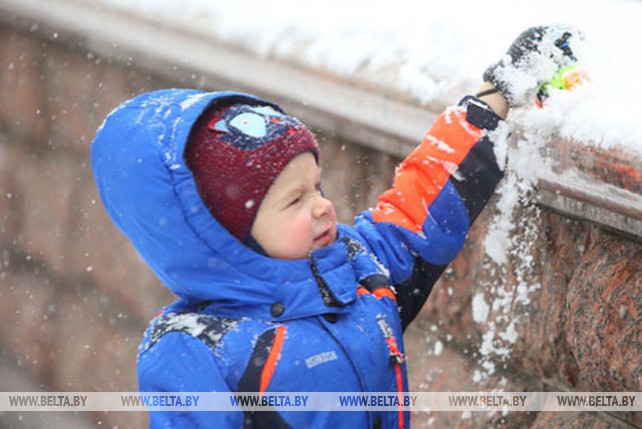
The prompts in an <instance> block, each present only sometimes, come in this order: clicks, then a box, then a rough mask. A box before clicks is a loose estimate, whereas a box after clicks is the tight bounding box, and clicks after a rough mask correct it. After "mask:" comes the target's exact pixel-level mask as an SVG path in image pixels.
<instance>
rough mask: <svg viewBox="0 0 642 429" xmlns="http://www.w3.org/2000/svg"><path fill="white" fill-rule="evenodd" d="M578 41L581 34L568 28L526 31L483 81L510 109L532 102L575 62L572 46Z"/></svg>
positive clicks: (488, 71)
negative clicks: (551, 81)
mask: <svg viewBox="0 0 642 429" xmlns="http://www.w3.org/2000/svg"><path fill="white" fill-rule="evenodd" d="M581 39H582V35H581V34H580V32H579V31H578V30H577V29H575V28H573V27H570V26H565V25H551V26H542V27H532V28H529V29H528V30H526V31H524V32H523V33H522V34H520V35H519V37H517V39H515V41H514V42H513V44H512V45H511V46H510V48H508V52H507V53H506V55H504V57H503V58H502V59H501V60H500V61H499V62H497V63H496V64H493V65H492V66H490V67H488V68H487V69H486V71H485V72H484V81H486V82H491V83H492V84H493V85H495V87H496V88H497V89H498V90H499V92H501V93H502V95H503V96H504V97H505V98H506V100H508V103H509V104H510V105H511V106H513V107H517V106H521V105H524V104H526V103H528V102H531V101H533V100H534V99H535V95H536V94H537V93H538V91H539V90H540V88H541V87H542V85H544V84H545V83H546V82H548V81H550V80H551V79H553V78H554V77H555V75H556V74H557V72H558V71H559V70H560V69H561V68H562V67H566V66H568V65H571V64H574V63H575V62H577V58H576V57H575V53H574V51H573V46H574V45H576V44H577V43H578V41H579V40H581Z"/></svg>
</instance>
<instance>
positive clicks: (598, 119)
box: [84, 0, 642, 152]
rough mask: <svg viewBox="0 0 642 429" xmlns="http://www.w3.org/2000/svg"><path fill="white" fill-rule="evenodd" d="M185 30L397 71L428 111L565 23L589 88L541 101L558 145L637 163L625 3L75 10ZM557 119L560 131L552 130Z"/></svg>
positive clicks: (223, 4) (291, 3)
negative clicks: (600, 150) (522, 40)
mask: <svg viewBox="0 0 642 429" xmlns="http://www.w3.org/2000/svg"><path fill="white" fill-rule="evenodd" d="M84 1H86V2H90V3H94V4H99V5H102V6H105V5H106V6H108V7H114V8H117V9H124V10H127V11H130V12H135V13H137V14H139V15H143V16H146V17H149V18H150V19H155V20H161V21H167V22H170V23H172V24H173V25H184V26H185V27H186V28H189V29H190V30H197V31H199V32H202V33H204V34H206V35H207V36H209V37H212V38H213V39H216V40H220V41H224V42H226V43H231V44H235V45H238V46H240V47H242V48H243V49H246V50H248V51H250V52H255V53H256V54H257V55H262V56H271V57H275V58H279V57H283V58H288V57H296V59H297V60H298V61H302V62H304V63H306V64H307V65H310V66H312V67H317V68H321V69H327V70H330V71H332V72H336V73H339V74H344V75H350V74H351V73H354V72H356V71H358V70H365V71H367V72H370V73H372V74H373V75H375V76H376V73H377V72H378V71H381V70H384V69H389V68H391V67H393V68H396V69H397V70H398V73H397V75H396V81H395V82H390V84H391V85H393V86H396V87H398V88H399V90H401V91H407V92H410V93H412V94H413V95H414V96H415V97H417V98H419V99H421V100H423V101H425V102H430V101H432V100H452V102H454V101H456V100H457V99H458V98H459V97H460V96H461V95H462V94H461V91H462V90H463V91H467V92H472V91H475V89H476V88H477V86H478V85H479V81H480V79H481V78H480V76H481V74H482V72H483V70H484V69H485V68H486V67H487V66H488V65H489V64H491V63H494V62H496V61H497V60H498V59H499V58H500V56H501V55H502V54H503V53H504V52H505V51H506V49H507V47H508V46H509V45H510V43H511V42H512V41H513V40H514V38H515V37H516V36H517V35H518V34H519V33H520V32H521V31H522V30H524V29H526V28H528V27H530V26H533V25H541V24H549V23H555V22H563V23H568V24H571V25H574V26H576V27H578V28H580V29H581V30H583V31H584V33H585V34H586V36H587V39H588V42H589V45H590V49H589V51H590V52H587V54H589V55H587V56H586V58H585V60H586V62H587V64H586V66H587V68H588V70H589V71H590V74H591V76H592V82H591V85H590V88H586V89H582V90H581V91H574V92H577V93H576V94H572V95H568V94H565V95H559V96H554V97H552V99H551V103H550V106H549V109H547V112H548V114H549V116H550V117H549V118H548V119H549V121H548V125H550V126H556V127H559V132H560V133H561V135H562V136H569V137H575V138H576V139H577V140H580V141H585V142H589V143H591V144H595V145H606V146H611V145H615V144H618V145H623V146H628V147H632V148H634V149H635V150H636V151H639V152H642V123H640V121H638V120H637V113H638V109H637V106H636V101H637V100H638V99H640V95H641V94H642V83H641V82H640V79H639V78H638V76H637V75H638V73H637V70H640V68H641V65H642V64H641V56H642V55H641V54H640V50H639V48H638V46H637V45H638V44H639V42H640V41H641V40H642V25H639V23H640V22H642V2H640V1H634V0H628V1H627V0H567V1H564V2H558V1H553V0H540V1H537V2H526V3H524V2H520V3H515V2H511V1H510V0H487V1H484V2H476V1H474V0H451V1H449V2H441V4H435V3H434V2H424V1H421V0H402V1H401V2H396V3H394V2H385V1H381V0H351V1H349V2H346V1H341V0H326V1H324V2H304V1H296V0H272V1H269V2H265V1H261V0H243V1H231V0H191V1H189V2H184V1H181V0H84ZM562 119H563V120H562Z"/></svg>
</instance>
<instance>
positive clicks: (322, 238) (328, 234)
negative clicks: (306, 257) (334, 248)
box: [313, 228, 333, 247]
mask: <svg viewBox="0 0 642 429" xmlns="http://www.w3.org/2000/svg"><path fill="white" fill-rule="evenodd" d="M332 239H333V237H332V228H328V229H327V230H326V231H324V232H323V233H321V234H319V235H317V236H316V237H315V238H314V241H313V244H314V246H315V247H323V246H327V245H328V244H330V243H332Z"/></svg>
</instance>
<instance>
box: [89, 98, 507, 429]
mask: <svg viewBox="0 0 642 429" xmlns="http://www.w3.org/2000/svg"><path fill="white" fill-rule="evenodd" d="M228 98H234V99H236V100H238V101H245V102H249V103H257V104H270V105H272V106H273V107H275V108H277V109H278V108H279V107H278V106H276V105H273V104H271V103H268V102H266V101H263V100H260V99H257V98H255V97H253V96H251V95H246V94H239V93H230V92H218V93H204V92H201V91H196V90H181V89H173V90H161V91H155V92H151V93H148V94H144V95H141V96H138V97H136V98H134V99H132V100H130V101H127V102H125V103H123V104H122V105H121V106H119V107H118V108H117V109H116V110H115V111H114V112H112V113H111V114H110V115H109V116H108V118H107V119H106V121H105V123H104V124H103V126H102V127H101V129H100V130H99V131H98V133H97V136H96V139H95V141H94V143H93V147H92V164H93V168H94V174H95V178H96V181H97V184H98V189H99V192H100V195H101V198H102V200H103V202H104V204H105V207H106V209H107V211H108V212H109V214H110V216H111V218H112V219H113V221H114V222H115V224H116V225H117V226H118V227H119V228H120V229H121V230H122V232H123V233H124V234H125V235H127V236H128V237H129V239H130V240H131V242H132V243H133V244H134V246H135V247H136V249H137V251H138V252H139V253H140V255H141V256H142V257H143V258H144V259H145V261H146V262H147V263H148V264H149V266H150V267H151V268H152V269H153V271H154V272H155V273H156V274H157V276H158V277H159V278H160V280H161V281H162V282H163V284H164V285H165V286H167V287H168V288H169V289H170V290H171V291H172V292H174V293H175V294H176V295H177V296H178V297H179V299H178V300H177V301H176V302H175V303H174V304H172V305H170V306H168V307H167V308H165V309H163V311H162V314H161V315H160V316H158V317H157V318H156V319H154V320H153V321H152V322H151V325H150V327H149V329H148V330H147V332H146V334H145V337H144V338H143V341H142V344H141V346H140V350H139V358H138V377H139V384H140V390H141V391H143V392H177V391H180V392H405V391H407V389H408V381H407V376H406V362H405V359H404V356H403V338H402V333H403V330H404V329H405V327H406V326H407V325H408V324H409V323H410V321H411V320H412V319H413V318H414V317H415V315H416V314H417V312H418V311H419V309H420V308H421V306H422V305H423V304H424V302H425V300H426V298H427V297H428V294H429V293H430V290H431V288H432V286H433V284H434V283H435V281H436V280H437V278H438V277H439V275H440V274H441V273H442V272H443V270H444V268H445V265H446V264H448V262H450V261H451V260H452V259H453V258H454V257H455V256H456V255H457V253H458V252H459V250H460V249H461V247H462V245H463V242H464V239H465V237H466V234H467V231H468V228H469V226H470V224H471V222H472V220H474V219H475V218H476V217H477V215H478V214H479V212H480V211H481V209H482V208H483V207H484V205H485V204H486V202H487V201H488V199H489V198H490V196H491V194H492V193H493V191H494V188H495V186H496V185H497V183H498V181H499V180H500V178H501V175H502V173H501V171H500V168H499V167H498V166H497V163H496V160H495V156H494V151H493V144H492V142H491V141H490V140H489V138H488V136H487V134H488V133H487V132H485V130H487V129H493V128H495V127H496V126H497V123H498V117H497V116H495V115H494V113H492V111H491V110H489V109H488V107H487V106H485V105H484V104H483V103H481V102H479V101H478V100H476V99H474V98H472V97H467V98H465V99H464V100H462V102H461V103H460V105H459V106H456V107H452V108H449V109H448V110H447V111H446V112H445V113H444V114H442V115H441V116H440V117H439V118H438V120H437V121H436V122H435V124H434V125H433V127H432V129H431V130H430V131H429V132H428V134H427V135H426V137H425V138H424V140H423V142H422V143H421V145H419V146H418V147H417V149H416V150H415V151H414V152H413V153H412V154H411V155H410V156H408V158H406V160H405V161H404V162H403V163H402V164H401V165H400V167H399V168H398V171H397V173H396V176H395V182H394V185H393V187H392V189H390V190H389V191H387V192H385V193H384V194H383V195H382V196H381V198H380V199H379V201H378V203H377V206H376V208H375V209H373V210H370V211H367V212H364V213H361V214H360V215H358V216H357V217H356V219H355V223H354V226H352V227H350V226H346V225H339V227H338V233H339V237H338V239H337V241H336V242H335V243H333V244H331V245H330V246H328V247H325V248H322V249H318V250H315V251H314V252H312V254H311V256H310V257H309V258H308V259H302V260H277V259H273V258H269V257H267V256H264V255H262V254H259V253H257V252H255V251H253V250H251V249H250V248H248V247H246V246H245V245H243V244H242V243H241V242H239V241H238V240H236V239H235V238H234V237H233V236H232V235H231V234H229V233H228V232H227V231H226V230H225V229H224V228H223V227H222V226H221V225H220V224H219V223H218V222H217V221H216V219H214V218H213V217H212V216H211V215H210V213H209V211H208V210H207V208H206V206H205V205H204V203H203V201H202V200H201V198H200V197H199V194H198V192H197V190H196V185H195V182H194V179H193V176H192V174H191V172H190V171H189V169H188V168H187V167H186V165H185V162H184V159H183V151H184V148H185V143H186V141H187V137H188V134H189V132H190V128H191V126H192V124H193V123H194V122H195V121H196V119H197V118H198V116H199V115H200V114H201V113H202V112H203V111H204V109H205V108H206V107H207V106H209V105H210V104H212V103H215V102H217V101H220V100H222V99H228ZM130 286H132V285H130ZM150 419H151V420H150V425H151V427H153V428H160V427H177V428H191V427H202V428H228V427H229V428H241V427H256V428H259V427H269V428H280V427H294V428H300V427H306V428H307V427H310V428H329V427H330V428H332V427H334V428H343V427H346V428H371V427H383V428H403V427H409V413H408V412H407V411H404V410H403V409H400V410H399V411H398V412H390V411H388V412H379V411H363V412H324V411H314V412H312V411H310V412H307V411H305V412H280V413H279V412H276V411H274V412H257V413H251V412H249V411H245V412H244V411H243V410H241V409H239V411H238V412H178V411H177V412H152V413H150Z"/></svg>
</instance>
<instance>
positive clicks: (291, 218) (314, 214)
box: [251, 152, 337, 259]
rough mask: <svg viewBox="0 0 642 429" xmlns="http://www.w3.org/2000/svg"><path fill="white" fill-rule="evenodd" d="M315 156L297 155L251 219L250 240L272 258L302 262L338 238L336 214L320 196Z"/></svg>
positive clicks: (319, 170) (282, 172)
mask: <svg viewBox="0 0 642 429" xmlns="http://www.w3.org/2000/svg"><path fill="white" fill-rule="evenodd" d="M320 176H321V169H320V168H319V167H318V166H317V163H316V161H315V160H314V156H313V155H312V154H311V153H309V152H306V153H302V154H301V155H298V156H297V157H295V158H294V159H292V161H290V163H289V164H288V165H287V166H286V167H285V168H284V169H283V171H281V173H280V174H279V175H278V176H277V177H276V179H275V180H274V183H273V184H272V186H271V187H270V190H269V191H268V193H267V194H266V195H265V198H264V199H263V202H262V203H261V206H260V207H259V211H258V213H257V214H256V218H255V219H254V224H253V225H252V230H251V234H252V237H254V239H255V240H256V241H258V243H259V244H260V245H261V246H262V247H263V249H265V251H266V252H267V253H268V254H269V255H270V256H272V257H273V258H279V259H301V258H306V257H307V256H308V255H309V254H310V252H311V251H313V250H315V249H318V248H321V247H325V246H327V245H329V244H331V243H333V242H334V240H336V238H337V214H336V212H335V210H334V206H333V205H332V203H331V202H330V201H329V200H327V199H326V198H324V197H323V196H322V195H321V190H320V184H321V182H320Z"/></svg>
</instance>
